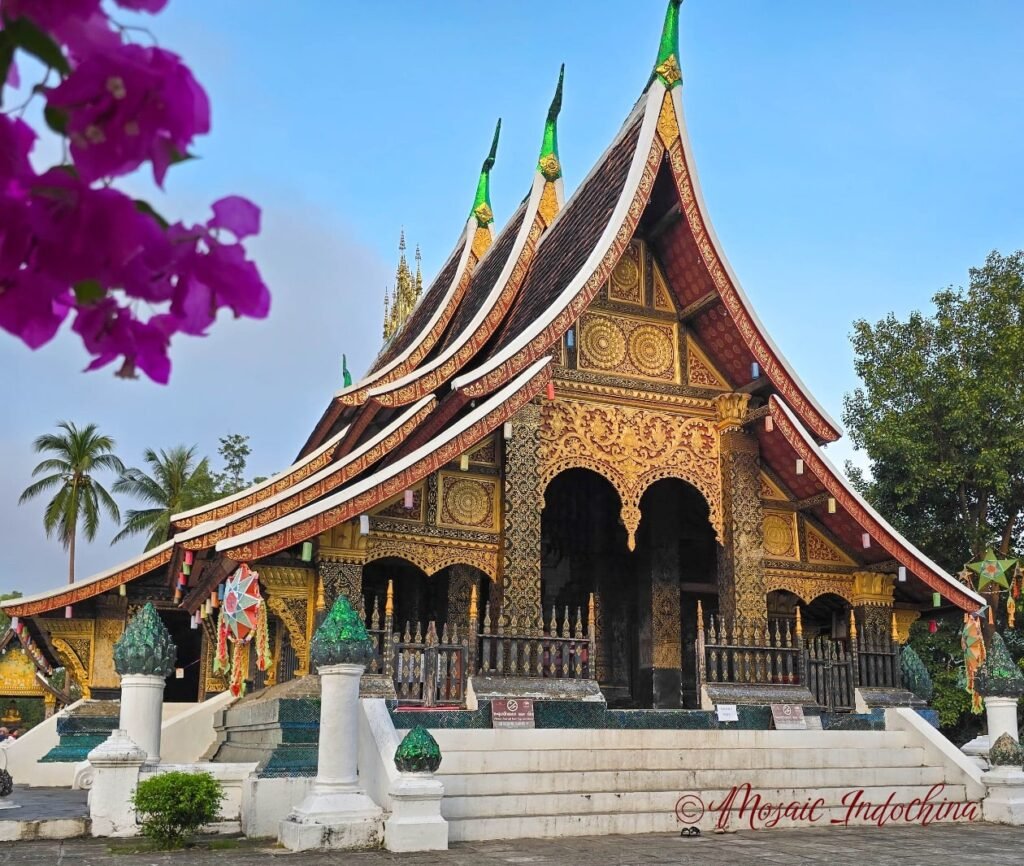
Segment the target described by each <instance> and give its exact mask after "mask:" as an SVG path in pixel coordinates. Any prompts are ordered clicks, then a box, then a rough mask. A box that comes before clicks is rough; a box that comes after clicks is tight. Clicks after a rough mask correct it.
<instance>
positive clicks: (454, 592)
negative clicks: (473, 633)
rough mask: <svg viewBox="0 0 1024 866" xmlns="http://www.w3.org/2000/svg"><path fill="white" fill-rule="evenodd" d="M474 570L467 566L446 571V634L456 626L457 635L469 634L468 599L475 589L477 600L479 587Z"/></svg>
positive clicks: (456, 566)
mask: <svg viewBox="0 0 1024 866" xmlns="http://www.w3.org/2000/svg"><path fill="white" fill-rule="evenodd" d="M477 574H478V572H477V571H476V569H475V568H473V567H472V566H469V565H453V566H452V567H451V568H450V569H449V570H448V617H447V620H446V622H447V623H448V632H449V634H450V633H451V629H452V626H457V627H458V630H459V635H460V636H462V637H465V636H466V635H467V634H468V633H469V632H468V629H469V599H470V596H471V595H472V593H473V587H476V588H477V597H478V598H479V593H480V587H479V584H478V581H477Z"/></svg>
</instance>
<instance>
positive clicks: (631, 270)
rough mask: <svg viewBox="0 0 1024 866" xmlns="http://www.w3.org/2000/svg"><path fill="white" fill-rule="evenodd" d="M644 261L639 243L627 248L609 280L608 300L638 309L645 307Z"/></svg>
mask: <svg viewBox="0 0 1024 866" xmlns="http://www.w3.org/2000/svg"><path fill="white" fill-rule="evenodd" d="M643 261H644V257H643V252H642V250H641V249H640V244H639V243H637V242H636V241H634V242H633V243H631V244H630V245H629V246H628V247H626V250H625V252H624V253H623V254H622V258H620V259H619V261H618V262H617V263H616V265H615V267H614V268H612V275H611V276H610V277H609V278H608V300H610V301H618V302H619V303H621V304H632V305H634V306H637V307H642V306H643V305H644V265H643Z"/></svg>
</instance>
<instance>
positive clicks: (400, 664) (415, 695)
mask: <svg viewBox="0 0 1024 866" xmlns="http://www.w3.org/2000/svg"><path fill="white" fill-rule="evenodd" d="M468 644H469V642H468V640H467V639H465V638H463V639H462V640H460V639H459V635H458V633H457V630H456V626H455V625H452V628H451V631H450V632H449V630H448V626H447V625H445V626H444V627H443V629H442V631H441V636H440V638H438V635H437V627H436V626H435V624H434V623H433V622H429V623H427V628H426V630H425V633H424V629H423V627H422V626H421V624H420V623H416V630H415V632H413V631H412V630H411V627H410V623H406V624H405V632H404V633H403V634H401V635H399V634H396V635H394V637H393V639H392V642H391V648H392V654H393V655H392V658H393V662H392V665H393V677H394V682H395V693H396V694H397V697H398V700H399V701H400V702H401V703H403V704H419V705H422V706H425V707H434V706H438V705H439V704H458V705H461V704H462V703H463V702H464V701H465V698H466V670H467V667H466V661H467V658H468V655H469V646H468Z"/></svg>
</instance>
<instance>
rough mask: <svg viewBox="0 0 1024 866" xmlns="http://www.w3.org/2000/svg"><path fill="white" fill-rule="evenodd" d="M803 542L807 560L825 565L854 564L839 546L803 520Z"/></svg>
mask: <svg viewBox="0 0 1024 866" xmlns="http://www.w3.org/2000/svg"><path fill="white" fill-rule="evenodd" d="M804 529H805V533H804V537H805V540H804V544H805V545H806V547H807V561H808V562H819V563H822V564H827V565H854V564H855V563H854V561H853V560H852V559H851V558H850V557H849V556H847V555H846V554H845V553H844V552H843V551H842V550H840V549H839V547H838V546H837V545H835V544H833V543H832V542H831V541H829V540H828V539H827V538H825V536H824V535H822V534H821V533H820V532H819V531H818V530H817V529H815V528H814V527H813V526H812V525H811V524H810V523H809V522H808V521H806V520H805V521H804Z"/></svg>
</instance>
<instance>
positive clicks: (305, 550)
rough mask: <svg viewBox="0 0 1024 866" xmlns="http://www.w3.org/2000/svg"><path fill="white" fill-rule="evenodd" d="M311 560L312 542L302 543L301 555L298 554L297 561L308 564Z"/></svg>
mask: <svg viewBox="0 0 1024 866" xmlns="http://www.w3.org/2000/svg"><path fill="white" fill-rule="evenodd" d="M312 558H313V542H312V541H303V542H302V553H300V554H299V559H301V560H302V561H303V562H309V561H310V560H311V559H312Z"/></svg>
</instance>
